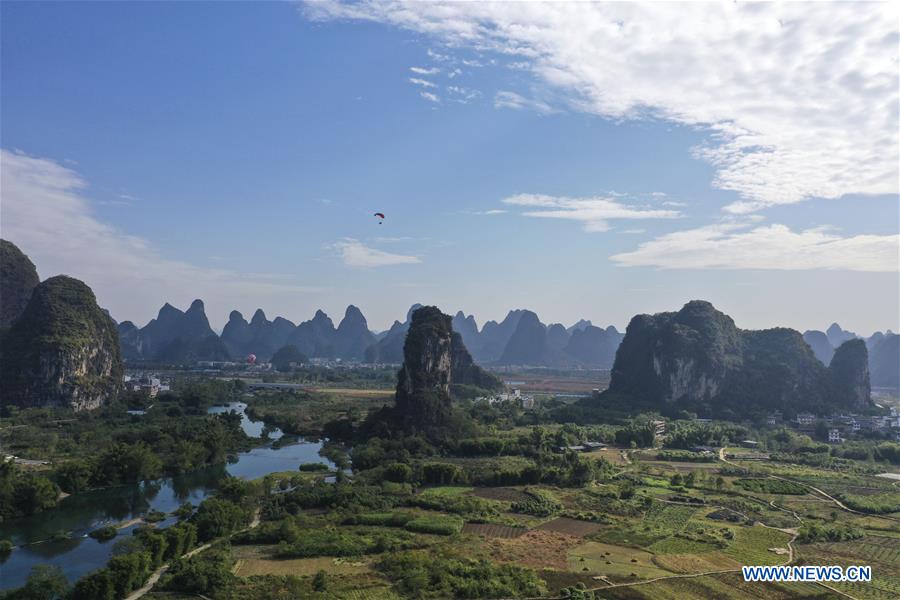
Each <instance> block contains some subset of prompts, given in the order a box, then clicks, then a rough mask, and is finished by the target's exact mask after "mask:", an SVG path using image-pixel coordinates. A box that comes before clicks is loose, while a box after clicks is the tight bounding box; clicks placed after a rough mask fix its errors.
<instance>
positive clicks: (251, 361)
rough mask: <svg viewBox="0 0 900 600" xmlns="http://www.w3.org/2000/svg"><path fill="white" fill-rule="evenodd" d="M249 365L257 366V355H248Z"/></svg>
mask: <svg viewBox="0 0 900 600" xmlns="http://www.w3.org/2000/svg"><path fill="white" fill-rule="evenodd" d="M247 364H249V365H255V364H256V355H255V354H248V355H247Z"/></svg>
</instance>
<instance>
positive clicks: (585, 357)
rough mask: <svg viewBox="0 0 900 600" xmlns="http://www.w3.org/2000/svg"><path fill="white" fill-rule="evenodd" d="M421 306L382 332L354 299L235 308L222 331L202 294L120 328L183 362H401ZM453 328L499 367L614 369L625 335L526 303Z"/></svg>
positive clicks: (457, 319) (130, 342) (154, 356)
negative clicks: (541, 312) (547, 318)
mask: <svg viewBox="0 0 900 600" xmlns="http://www.w3.org/2000/svg"><path fill="white" fill-rule="evenodd" d="M419 307H420V305H418V304H416V305H413V306H412V307H411V308H410V309H409V312H408V313H407V317H406V320H405V321H403V322H402V323H401V322H400V321H395V322H394V324H393V325H392V326H391V328H390V329H388V330H387V331H384V332H381V333H378V334H376V333H373V332H372V331H370V330H369V327H368V322H367V321H366V318H365V316H364V315H363V313H362V311H360V310H359V308H357V307H355V306H353V305H351V306H348V307H347V310H346V311H345V313H344V316H343V318H342V319H341V320H340V322H339V323H338V325H337V326H335V324H334V321H332V319H331V318H330V317H329V316H328V315H327V314H325V312H323V311H321V310H319V311H317V312H316V314H315V315H314V316H313V318H312V319H310V320H308V321H304V322H302V323H300V324H299V325H295V324H294V323H293V322H291V321H289V320H287V319H285V318H283V317H276V318H275V319H274V320H272V321H270V320H269V319H268V318H267V316H266V314H265V313H264V312H263V311H262V309H259V310H257V311H256V312H255V313H254V314H253V317H252V318H251V319H250V321H249V322H248V321H247V320H246V319H245V318H244V316H243V315H242V314H241V313H240V312H238V311H232V312H231V314H230V316H229V319H228V323H227V324H226V325H225V327H224V329H223V330H222V334H221V336H218V335H216V333H215V332H214V331H213V330H212V328H211V327H210V326H209V320H208V319H207V318H206V313H205V309H204V305H203V301H202V300H194V302H193V303H191V306H190V307H189V308H188V309H187V310H186V311H181V310H179V309H177V308H175V307H173V306H172V305H170V304H168V303H167V304H165V305H164V306H163V307H162V308H161V309H160V311H159V315H158V316H157V317H156V318H155V319H152V320H151V321H150V322H149V323H148V324H147V325H145V326H144V327H142V328H138V327H137V326H136V325H135V324H134V323H132V322H131V321H123V322H122V323H120V324H119V326H118V328H119V335H120V337H121V342H122V354H123V356H124V357H125V358H126V359H127V360H151V361H160V362H178V363H183V362H190V361H194V360H229V359H231V360H241V359H243V358H244V357H246V356H248V355H249V354H254V355H256V356H257V358H258V359H259V360H269V359H270V358H271V357H272V356H273V355H274V354H275V352H276V351H278V350H279V349H280V348H282V347H284V346H286V345H291V346H296V347H297V349H298V350H299V351H300V352H302V353H303V354H304V355H306V356H308V357H312V358H324V359H342V360H348V361H365V362H381V363H396V364H399V363H401V362H403V342H404V340H405V339H406V333H407V331H408V330H409V326H410V320H411V315H412V313H413V312H414V311H415V310H416V309H417V308H419ZM453 327H454V331H456V332H458V333H459V334H460V336H461V337H462V339H463V341H464V342H465V344H466V347H467V348H469V351H470V352H471V353H472V356H473V357H474V359H475V360H476V361H477V362H478V363H481V364H493V365H498V366H499V365H530V366H547V367H591V368H602V369H608V368H611V367H612V363H613V360H614V359H615V353H616V348H617V347H618V346H619V342H621V340H622V334H621V333H619V332H618V331H617V330H616V328H615V327H612V326H610V327H607V328H606V329H602V328H600V327H595V326H593V325H592V324H591V323H590V321H584V320H582V321H579V322H578V323H576V324H575V325H573V326H572V327H569V328H568V329H567V328H566V327H564V326H563V325H561V324H559V323H554V324H551V325H545V324H544V323H542V322H541V321H540V319H539V318H538V316H537V315H536V314H535V313H534V312H532V311H530V310H521V309H519V310H512V311H510V312H509V314H507V316H506V318H504V319H503V320H502V321H500V322H499V323H498V322H496V321H488V322H487V323H485V324H484V326H483V327H482V328H481V329H479V328H478V324H477V322H476V321H475V317H474V316H473V315H465V314H463V313H462V312H458V313H456V315H455V316H454V317H453Z"/></svg>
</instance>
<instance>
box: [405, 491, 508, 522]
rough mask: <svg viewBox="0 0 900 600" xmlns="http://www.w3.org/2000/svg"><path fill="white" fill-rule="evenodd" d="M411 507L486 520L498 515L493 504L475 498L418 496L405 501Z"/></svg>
mask: <svg viewBox="0 0 900 600" xmlns="http://www.w3.org/2000/svg"><path fill="white" fill-rule="evenodd" d="M407 503H408V504H410V505H411V506H420V507H422V508H427V509H430V510H439V511H442V512H449V513H454V514H457V515H465V516H466V517H468V518H470V519H471V518H482V519H483V518H488V517H493V516H496V515H497V514H499V511H498V510H497V505H496V504H495V503H494V502H491V501H489V500H485V499H484V498H479V497H477V496H447V495H438V494H420V495H418V496H413V497H412V498H410V499H409V500H408V501H407Z"/></svg>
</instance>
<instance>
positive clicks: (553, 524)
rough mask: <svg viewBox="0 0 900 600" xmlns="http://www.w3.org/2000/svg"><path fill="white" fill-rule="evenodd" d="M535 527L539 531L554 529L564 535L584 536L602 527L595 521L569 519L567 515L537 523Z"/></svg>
mask: <svg viewBox="0 0 900 600" xmlns="http://www.w3.org/2000/svg"><path fill="white" fill-rule="evenodd" d="M536 529H539V530H541V531H555V532H557V533H564V534H566V535H571V536H576V537H584V536H586V535H590V534H592V533H596V532H598V531H600V530H601V529H602V526H601V525H598V524H597V523H588V522H587V521H579V520H578V519H570V518H568V517H559V518H557V519H553V520H552V521H547V522H546V523H544V524H542V525H539V526H538V527H537V528H536Z"/></svg>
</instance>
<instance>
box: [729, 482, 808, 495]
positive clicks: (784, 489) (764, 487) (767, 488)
mask: <svg viewBox="0 0 900 600" xmlns="http://www.w3.org/2000/svg"><path fill="white" fill-rule="evenodd" d="M733 483H734V485H737V486H740V487H742V488H744V489H745V490H747V491H748V492H758V493H761V494H794V495H798V496H802V495H803V494H806V493H807V491H808V490H807V489H806V488H805V487H804V486H802V485H800V484H799V483H794V482H793V481H784V480H782V479H736V480H735V481H734V482H733Z"/></svg>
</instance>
